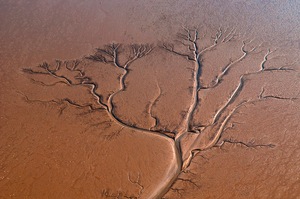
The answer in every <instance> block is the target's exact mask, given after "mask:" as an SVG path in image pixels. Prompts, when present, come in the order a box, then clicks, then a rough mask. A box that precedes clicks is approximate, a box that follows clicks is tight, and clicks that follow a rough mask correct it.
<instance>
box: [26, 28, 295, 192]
mask: <svg viewBox="0 0 300 199" xmlns="http://www.w3.org/2000/svg"><path fill="white" fill-rule="evenodd" d="M204 36H205V35H200V33H199V31H198V30H197V29H188V28H183V30H182V32H180V33H179V34H178V38H177V39H176V42H174V44H172V43H162V44H161V45H158V46H154V45H150V44H133V45H121V44H115V43H113V44H109V45H106V46H104V47H103V48H97V49H96V52H95V53H94V54H92V55H89V56H86V57H84V58H83V59H82V60H76V61H66V62H63V61H56V65H55V66H52V65H50V64H48V63H42V64H40V65H39V66H38V67H37V68H36V69H35V68H24V69H23V72H24V73H26V74H28V75H29V77H30V78H31V79H32V80H33V82H34V83H39V84H42V85H47V86H54V85H56V84H65V85H68V86H70V85H71V86H85V87H88V88H89V90H90V92H91V94H92V95H93V97H94V99H95V100H96V104H97V106H96V105H95V104H94V103H92V102H88V103H85V104H80V103H77V102H75V101H74V100H72V99H69V98H64V99H61V100H60V101H55V100H53V101H54V102H56V103H68V104H70V105H72V106H76V107H85V108H88V109H90V111H97V110H102V111H105V112H106V113H107V114H108V115H109V117H110V118H111V119H112V120H113V121H114V122H116V123H118V124H120V125H121V126H122V127H123V128H131V129H135V130H139V131H142V132H144V133H155V134H159V135H161V136H164V137H166V136H167V137H168V138H169V139H170V140H172V143H173V144H174V146H175V148H176V149H177V153H178V155H179V156H180V158H179V159H180V161H179V164H180V165H179V166H180V167H181V171H180V172H184V171H185V170H186V169H188V167H189V165H190V163H191V160H192V159H193V157H194V156H195V155H196V154H197V153H201V151H205V150H208V149H210V148H212V147H216V146H219V147H220V146H222V145H223V144H224V143H227V144H239V145H243V146H245V147H269V148H273V147H276V146H275V145H274V144H272V143H259V144H257V143H254V142H249V143H245V142H241V141H238V140H229V139H222V134H223V132H224V130H225V129H226V128H227V127H228V123H229V121H230V119H231V118H232V116H233V115H234V114H235V113H236V112H237V111H238V109H239V108H240V107H242V106H244V105H246V104H249V103H251V104H253V103H256V102H259V101H265V100H294V99H295V98H289V97H281V96H276V95H266V94H265V89H264V88H263V87H262V88H261V92H260V93H257V97H255V98H251V99H248V100H238V97H239V95H240V94H241V92H242V91H243V89H244V87H245V84H246V80H247V79H249V78H251V77H252V76H255V75H259V74H262V73H275V72H278V73H284V72H290V71H293V69H292V68H288V66H287V65H286V66H281V67H279V68H270V67H266V62H267V61H268V57H269V55H270V54H271V53H272V52H273V51H271V50H270V49H264V50H261V48H262V47H261V45H256V46H253V45H250V44H251V43H252V42H253V40H249V39H245V40H241V45H240V51H241V56H240V57H238V58H235V59H234V60H233V59H231V58H229V60H230V61H229V62H228V64H226V65H225V66H223V67H222V69H221V71H220V72H219V73H218V74H217V75H216V76H215V78H214V79H212V80H211V82H210V83H208V84H206V85H205V84H204V83H202V81H201V79H202V75H203V74H202V67H203V65H202V56H203V55H204V54H206V53H209V52H212V51H213V50H214V49H216V48H217V47H218V46H219V45H223V44H226V43H229V42H232V41H234V40H236V39H237V38H238V37H239V36H238V35H237V34H236V31H235V29H232V30H228V29H227V30H222V29H219V30H218V31H217V32H216V34H215V35H214V36H213V37H212V39H211V40H210V41H211V43H210V44H208V45H207V46H204V47H203V46H202V45H200V43H201V39H202V38H204ZM175 44H176V45H175ZM177 45H180V46H181V47H178V46H177ZM248 45H249V46H250V48H249V47H248ZM154 48H162V49H164V50H165V51H166V52H168V53H171V54H173V55H176V56H180V57H183V58H185V59H186V60H187V61H188V62H192V63H193V64H194V69H193V70H192V73H193V74H192V77H193V80H192V82H193V85H191V87H190V88H191V98H190V100H189V102H190V103H189V106H188V109H187V111H185V112H184V114H183V117H182V121H181V123H180V124H179V125H178V128H176V129H175V130H174V131H168V130H166V129H160V128H157V125H158V123H159V118H158V117H156V116H154V115H153V114H152V112H151V108H152V107H153V106H154V104H155V103H156V101H157V100H158V98H159V96H157V97H156V99H155V100H154V102H153V103H152V104H151V105H150V106H149V109H150V111H149V114H151V117H152V118H153V119H154V121H155V124H154V125H153V126H152V127H151V128H146V127H145V128H144V127H142V126H139V125H134V124H130V123H128V122H126V121H123V120H122V119H121V118H119V117H118V115H117V114H115V104H114V97H115V96H116V95H118V94H119V93H121V92H123V91H126V88H127V85H126V77H127V75H128V74H129V73H130V69H129V68H130V65H131V64H132V63H133V62H135V61H136V60H138V59H142V58H143V57H145V56H147V55H149V54H150V53H151V52H152V51H153V49H154ZM183 49H185V50H186V51H184V50H183ZM259 50H261V51H259ZM260 52H262V53H265V54H264V56H263V60H261V64H260V66H256V67H257V70H256V71H251V72H244V73H243V74H241V75H240V77H239V81H238V82H237V83H236V87H235V89H234V90H232V91H229V93H228V98H227V99H226V100H225V102H224V104H223V105H221V106H220V107H219V108H218V109H217V110H216V111H215V113H214V115H213V117H212V118H210V122H209V123H208V124H205V125H195V124H194V123H193V117H194V115H195V111H196V109H197V107H198V106H199V104H200V101H199V93H201V91H207V90H211V91H213V90H214V89H216V88H217V87H218V86H219V85H221V84H222V83H223V82H224V81H222V80H223V78H224V77H225V76H226V75H228V74H229V72H230V70H231V69H232V68H233V67H235V66H236V65H237V64H238V63H240V62H242V61H243V60H244V59H245V58H246V57H247V56H249V55H250V54H251V53H260ZM121 56H123V57H122V58H120V57H121ZM124 57H126V60H125V61H124ZM84 60H89V61H93V62H96V63H97V62H101V63H104V64H106V65H108V66H110V67H115V68H117V69H118V70H120V71H121V74H120V76H119V78H118V81H119V86H118V87H119V88H118V90H116V91H114V92H113V93H110V94H109V95H108V98H107V99H104V97H103V95H102V94H101V93H98V92H97V89H98V87H100V86H101V85H98V84H97V82H96V81H94V80H92V79H91V78H90V77H88V76H86V74H85V71H84V68H82V67H79V65H80V63H81V62H82V61H84ZM62 71H67V72H68V73H72V74H73V76H70V75H67V74H64V73H63V72H62ZM34 75H45V76H51V77H52V78H55V79H56V80H57V81H56V82H55V83H52V84H46V83H45V82H43V81H39V80H36V79H35V78H34ZM160 93H161V91H160ZM159 95H160V94H159ZM25 97H26V99H27V100H32V99H29V98H28V97H27V96H26V95H25ZM180 172H179V173H177V176H175V177H174V178H172V181H171V182H170V183H169V187H168V188H167V189H170V187H171V186H172V184H173V183H174V182H175V181H176V180H184V181H188V182H190V183H193V182H192V181H191V180H188V179H181V178H178V175H179V174H180ZM167 189H164V190H162V193H160V195H161V196H162V195H163V194H164V193H165V192H166V191H167Z"/></svg>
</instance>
